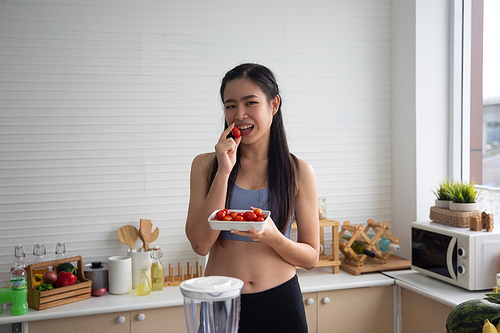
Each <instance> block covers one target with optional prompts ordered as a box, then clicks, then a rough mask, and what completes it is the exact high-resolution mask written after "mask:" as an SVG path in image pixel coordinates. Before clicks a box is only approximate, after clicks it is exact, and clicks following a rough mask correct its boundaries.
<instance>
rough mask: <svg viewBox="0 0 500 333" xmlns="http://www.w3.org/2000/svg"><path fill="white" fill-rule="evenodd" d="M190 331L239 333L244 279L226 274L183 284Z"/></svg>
mask: <svg viewBox="0 0 500 333" xmlns="http://www.w3.org/2000/svg"><path fill="white" fill-rule="evenodd" d="M180 289H181V293H182V295H184V314H185V316H186V327H187V332H188V333H236V332H237V331H238V322H239V319H240V297H241V291H242V290H243V281H241V280H239V279H235V278H230V277H225V276H206V277H200V278H195V279H190V280H186V281H184V282H182V283H181V285H180Z"/></svg>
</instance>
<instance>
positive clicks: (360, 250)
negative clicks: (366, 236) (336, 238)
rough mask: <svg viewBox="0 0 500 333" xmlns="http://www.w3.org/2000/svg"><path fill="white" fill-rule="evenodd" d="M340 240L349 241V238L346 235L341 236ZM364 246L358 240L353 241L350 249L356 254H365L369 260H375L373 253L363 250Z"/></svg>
mask: <svg viewBox="0 0 500 333" xmlns="http://www.w3.org/2000/svg"><path fill="white" fill-rule="evenodd" d="M342 238H343V239H346V240H349V239H350V237H349V236H347V235H342ZM365 246H366V245H364V244H363V243H362V242H360V241H359V240H357V239H356V240H355V241H354V242H353V243H352V245H351V248H352V249H353V250H354V252H356V253H357V254H366V255H367V256H368V257H370V258H375V252H372V251H370V250H367V249H366V248H365Z"/></svg>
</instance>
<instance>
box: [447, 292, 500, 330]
mask: <svg viewBox="0 0 500 333" xmlns="http://www.w3.org/2000/svg"><path fill="white" fill-rule="evenodd" d="M499 312H500V304H496V303H491V302H489V301H487V300H485V299H472V300H469V301H465V302H463V303H460V304H458V305H457V306H456V307H455V308H454V309H453V310H451V312H450V314H449V315H448V319H446V331H447V332H448V333H481V332H482V329H483V325H484V321H485V319H488V320H489V321H491V322H492V323H493V325H495V326H496V325H497V324H498V321H499V319H495V320H493V321H492V320H491V319H492V318H493V317H494V316H495V315H496V314H497V313H499Z"/></svg>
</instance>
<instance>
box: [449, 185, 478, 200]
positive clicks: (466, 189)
mask: <svg viewBox="0 0 500 333" xmlns="http://www.w3.org/2000/svg"><path fill="white" fill-rule="evenodd" d="M474 185H475V183H474V182H470V183H469V182H456V183H455V184H454V186H453V189H452V200H453V202H456V203H474V202H476V200H477V198H478V196H479V191H478V190H476V188H475V187H474Z"/></svg>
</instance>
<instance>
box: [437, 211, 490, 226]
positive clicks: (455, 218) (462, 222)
mask: <svg viewBox="0 0 500 333" xmlns="http://www.w3.org/2000/svg"><path fill="white" fill-rule="evenodd" d="M429 217H430V219H431V220H432V221H434V222H439V223H443V224H446V225H450V226H452V227H459V228H469V226H470V218H471V217H481V211H479V210H475V211H472V212H457V211H453V210H449V209H443V208H438V207H435V206H432V207H431V213H430V216H429Z"/></svg>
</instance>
